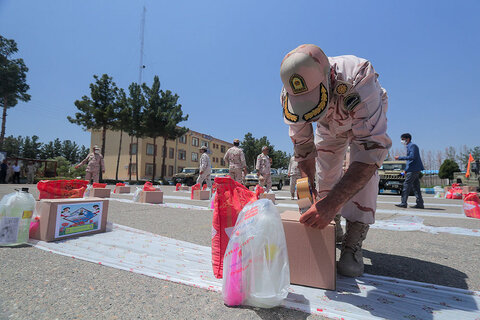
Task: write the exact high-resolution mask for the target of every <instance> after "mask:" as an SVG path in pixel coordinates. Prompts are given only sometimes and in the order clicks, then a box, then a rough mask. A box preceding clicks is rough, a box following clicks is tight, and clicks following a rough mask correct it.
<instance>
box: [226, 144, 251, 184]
mask: <svg viewBox="0 0 480 320" xmlns="http://www.w3.org/2000/svg"><path fill="white" fill-rule="evenodd" d="M239 145H240V140H238V139H235V140H233V147H231V148H230V149H228V150H227V152H226V153H225V156H224V157H223V160H225V163H227V164H228V169H229V176H230V177H231V178H232V179H233V180H235V181H237V182H240V183H243V177H244V176H246V175H247V163H246V162H245V155H244V153H243V150H242V149H240V148H239V147H238V146H239ZM242 171H243V174H242Z"/></svg>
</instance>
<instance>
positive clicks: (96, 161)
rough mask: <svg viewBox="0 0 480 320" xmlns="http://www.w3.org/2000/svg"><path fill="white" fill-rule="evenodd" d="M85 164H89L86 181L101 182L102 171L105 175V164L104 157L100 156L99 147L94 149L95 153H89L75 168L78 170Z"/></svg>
mask: <svg viewBox="0 0 480 320" xmlns="http://www.w3.org/2000/svg"><path fill="white" fill-rule="evenodd" d="M84 164H87V169H86V174H85V180H88V181H89V182H92V180H93V182H99V180H100V170H102V173H105V163H104V162H103V156H102V155H101V154H100V148H99V147H98V146H97V145H96V146H94V147H93V152H91V153H89V154H88V156H87V157H86V158H85V159H83V161H82V162H80V163H79V164H77V165H76V166H75V169H78V168H79V167H80V166H83V165H84Z"/></svg>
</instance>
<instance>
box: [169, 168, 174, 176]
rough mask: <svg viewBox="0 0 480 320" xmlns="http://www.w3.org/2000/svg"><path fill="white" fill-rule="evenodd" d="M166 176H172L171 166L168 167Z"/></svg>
mask: <svg viewBox="0 0 480 320" xmlns="http://www.w3.org/2000/svg"><path fill="white" fill-rule="evenodd" d="M168 176H169V177H171V176H173V166H168Z"/></svg>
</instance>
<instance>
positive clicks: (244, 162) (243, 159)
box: [240, 151, 247, 169]
mask: <svg viewBox="0 0 480 320" xmlns="http://www.w3.org/2000/svg"><path fill="white" fill-rule="evenodd" d="M240 162H241V163H242V169H244V168H246V167H247V162H246V161H245V154H244V153H243V151H242V152H240Z"/></svg>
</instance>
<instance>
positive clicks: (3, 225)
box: [0, 217, 20, 244]
mask: <svg viewBox="0 0 480 320" xmlns="http://www.w3.org/2000/svg"><path fill="white" fill-rule="evenodd" d="M19 224H20V218H19V217H3V218H2V219H1V220H0V244H9V243H15V242H17V237H18V226H19Z"/></svg>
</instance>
